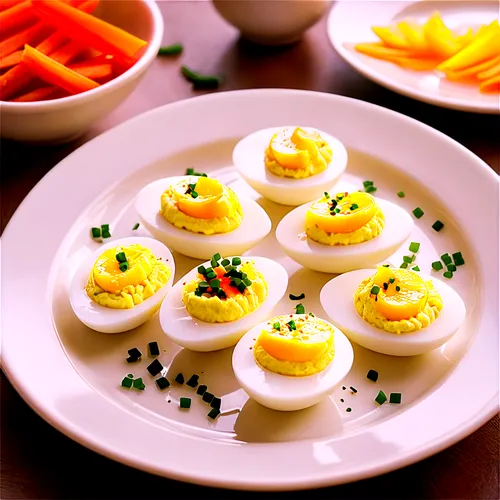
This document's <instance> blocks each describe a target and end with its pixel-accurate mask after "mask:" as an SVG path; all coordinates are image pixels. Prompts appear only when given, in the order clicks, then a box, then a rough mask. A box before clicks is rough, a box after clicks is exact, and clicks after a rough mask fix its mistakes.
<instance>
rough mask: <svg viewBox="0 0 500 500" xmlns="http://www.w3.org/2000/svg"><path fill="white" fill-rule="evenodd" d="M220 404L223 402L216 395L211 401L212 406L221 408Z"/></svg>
mask: <svg viewBox="0 0 500 500" xmlns="http://www.w3.org/2000/svg"><path fill="white" fill-rule="evenodd" d="M220 404H221V398H217V397H214V398H213V399H212V401H211V402H210V406H211V407H212V408H217V409H218V410H220Z"/></svg>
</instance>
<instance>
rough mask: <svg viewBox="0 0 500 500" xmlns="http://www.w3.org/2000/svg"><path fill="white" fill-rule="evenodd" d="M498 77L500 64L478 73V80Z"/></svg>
mask: <svg viewBox="0 0 500 500" xmlns="http://www.w3.org/2000/svg"><path fill="white" fill-rule="evenodd" d="M497 75H500V63H497V64H496V65H495V66H493V67H492V68H489V69H487V70H486V71H482V72H481V73H478V75H477V79H478V80H489V79H491V78H493V77H494V76H497Z"/></svg>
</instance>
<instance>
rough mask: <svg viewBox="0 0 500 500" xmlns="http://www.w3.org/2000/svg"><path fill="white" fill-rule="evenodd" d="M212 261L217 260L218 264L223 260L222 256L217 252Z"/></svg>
mask: <svg viewBox="0 0 500 500" xmlns="http://www.w3.org/2000/svg"><path fill="white" fill-rule="evenodd" d="M212 259H215V260H216V261H217V262H219V260H221V259H222V257H221V255H220V253H219V252H217V253H216V254H214V256H213V257H212Z"/></svg>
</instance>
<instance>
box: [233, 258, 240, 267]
mask: <svg viewBox="0 0 500 500" xmlns="http://www.w3.org/2000/svg"><path fill="white" fill-rule="evenodd" d="M231 264H232V265H233V266H239V265H240V264H241V259H240V257H233V260H232V261H231Z"/></svg>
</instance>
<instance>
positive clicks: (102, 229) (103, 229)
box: [101, 224, 109, 231]
mask: <svg viewBox="0 0 500 500" xmlns="http://www.w3.org/2000/svg"><path fill="white" fill-rule="evenodd" d="M101 231H109V224H101Z"/></svg>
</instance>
